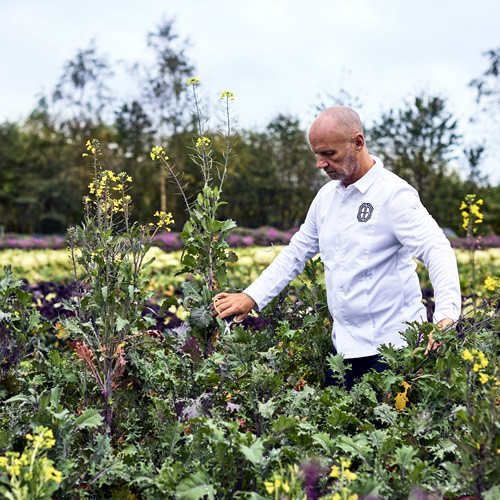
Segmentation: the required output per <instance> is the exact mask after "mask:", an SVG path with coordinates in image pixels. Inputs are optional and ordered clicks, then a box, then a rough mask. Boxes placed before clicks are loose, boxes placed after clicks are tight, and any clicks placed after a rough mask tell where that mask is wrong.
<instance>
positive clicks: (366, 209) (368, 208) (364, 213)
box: [358, 203, 373, 222]
mask: <svg viewBox="0 0 500 500" xmlns="http://www.w3.org/2000/svg"><path fill="white" fill-rule="evenodd" d="M372 213H373V206H372V204H371V203H361V205H360V206H359V210H358V221H359V222H368V221H369V220H370V219H371V218H372Z"/></svg>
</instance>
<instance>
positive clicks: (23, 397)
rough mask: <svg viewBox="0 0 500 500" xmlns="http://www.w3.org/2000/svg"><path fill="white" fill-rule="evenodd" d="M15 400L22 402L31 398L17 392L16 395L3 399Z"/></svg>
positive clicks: (9, 401)
mask: <svg viewBox="0 0 500 500" xmlns="http://www.w3.org/2000/svg"><path fill="white" fill-rule="evenodd" d="M17 401H21V402H22V403H29V402H30V401H31V398H30V397H29V396H25V395H24V394H17V395H16V396H12V397H11V398H9V399H7V400H5V401H4V402H5V403H16V402H17Z"/></svg>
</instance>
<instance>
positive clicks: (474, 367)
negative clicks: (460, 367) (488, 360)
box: [472, 363, 481, 372]
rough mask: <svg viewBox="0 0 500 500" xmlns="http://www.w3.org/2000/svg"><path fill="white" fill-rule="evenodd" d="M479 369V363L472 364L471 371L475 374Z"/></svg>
mask: <svg viewBox="0 0 500 500" xmlns="http://www.w3.org/2000/svg"><path fill="white" fill-rule="evenodd" d="M480 368H481V365H480V364H479V363H474V366H473V367H472V369H473V370H474V371H475V372H478V371H479V369H480Z"/></svg>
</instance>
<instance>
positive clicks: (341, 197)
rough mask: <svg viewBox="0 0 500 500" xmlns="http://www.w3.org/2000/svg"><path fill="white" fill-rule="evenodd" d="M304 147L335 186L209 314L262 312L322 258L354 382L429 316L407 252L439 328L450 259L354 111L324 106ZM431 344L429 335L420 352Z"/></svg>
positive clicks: (452, 290) (453, 285)
mask: <svg viewBox="0 0 500 500" xmlns="http://www.w3.org/2000/svg"><path fill="white" fill-rule="evenodd" d="M309 143H310V146H311V150H312V151H313V153H314V154H315V155H316V166H317V168H319V169H322V170H323V171H324V172H325V173H326V174H327V175H328V176H329V177H330V178H331V179H332V181H334V182H328V183H327V184H326V185H325V186H323V187H322V188H321V189H320V190H319V192H318V194H317V195H316V197H315V198H314V200H313V202H312V204H311V206H310V208H309V211H308V213H307V216H306V219H305V221H304V223H303V224H302V226H301V228H300V230H299V231H298V232H297V233H296V234H295V235H294V236H293V238H292V239H291V241H290V244H289V245H288V246H287V247H286V248H285V249H284V250H283V251H282V252H281V253H280V254H279V255H278V256H277V257H276V259H275V260H274V261H273V262H272V263H271V265H270V266H269V267H268V268H267V269H266V270H264V272H263V273H262V274H261V275H260V276H259V277H258V278H257V280H256V281H255V282H254V283H253V284H251V285H250V286H249V287H248V288H247V289H246V290H244V292H243V293H234V294H228V293H219V294H218V295H216V296H215V297H214V309H215V312H216V314H217V315H218V317H219V318H225V317H227V316H230V315H235V319H236V320H242V319H243V318H244V317H245V316H246V315H247V314H248V313H249V312H250V311H251V309H252V308H255V307H258V308H259V309H262V308H264V307H265V306H266V304H268V302H269V301H270V300H271V299H272V298H273V297H275V296H276V295H277V294H278V293H279V292H280V291H281V290H282V289H283V288H284V287H285V286H286V285H287V284H288V283H289V282H290V281H291V280H292V279H293V278H294V277H295V276H297V274H299V273H300V272H301V271H302V270H303V268H304V265H305V262H306V261H307V259H309V258H310V257H312V256H314V255H316V254H317V253H318V252H319V254H320V256H321V260H322V261H323V263H324V266H325V283H326V290H327V297H328V307H329V310H330V313H331V315H332V317H333V320H334V326H333V331H332V340H333V345H334V348H335V350H336V351H337V352H338V353H340V354H342V355H343V356H344V358H346V361H347V362H348V363H350V364H351V365H352V367H353V372H354V377H358V376H361V375H362V374H363V373H365V372H367V371H368V370H370V369H371V368H375V369H377V370H379V371H380V370H381V369H382V367H381V364H380V361H379V356H378V355H377V349H378V347H379V346H380V345H382V344H389V343H390V344H392V345H394V346H395V347H400V346H403V345H404V339H403V338H402V337H401V335H400V332H401V331H403V330H405V329H406V328H407V325H406V322H412V321H425V320H426V311H425V307H424V305H423V304H422V294H421V290H420V283H419V281H418V277H417V274H416V272H415V268H416V265H415V263H414V261H413V258H412V257H413V256H415V257H417V258H418V259H419V260H421V261H422V262H423V263H424V264H425V265H426V267H427V269H428V270H429V275H430V279H431V282H432V285H433V288H434V291H435V301H436V308H435V313H434V321H435V322H436V323H437V325H438V326H439V328H441V329H443V328H446V327H449V326H451V325H453V323H454V322H456V321H457V320H458V317H459V314H460V309H461V295H460V284H459V278H458V270H457V264H456V259H455V255H454V253H453V250H452V248H451V246H450V243H449V242H448V240H447V239H446V237H445V236H444V234H443V232H442V230H441V229H440V228H439V226H438V225H437V224H436V222H435V221H434V219H433V218H432V217H431V216H430V215H429V213H428V212H427V210H426V209H425V208H424V207H423V206H422V204H421V203H420V199H419V197H418V193H417V192H416V191H415V189H413V188H412V187H411V186H410V185H409V184H408V183H407V182H406V181H404V180H402V179H401V178H399V177H398V176H396V175H395V174H393V173H391V172H389V171H387V170H385V169H384V167H383V165H382V162H381V160H380V159H378V158H377V157H375V156H371V155H370V154H369V152H368V150H367V148H366V145H365V138H364V135H363V129H362V125H361V121H360V119H359V116H358V114H357V113H356V112H354V111H353V110H352V109H349V108H347V107H344V106H336V107H333V108H328V109H326V110H324V111H323V112H322V113H321V114H320V115H319V116H318V117H317V118H316V120H315V121H314V122H313V124H312V125H311V128H310V130H309ZM429 188H430V189H431V186H429ZM437 347H438V346H437V344H436V343H435V342H434V341H433V339H432V336H431V335H430V336H429V339H428V345H427V352H428V351H429V350H431V349H435V348H437ZM353 381H354V380H351V381H350V383H349V384H348V385H352V382H353Z"/></svg>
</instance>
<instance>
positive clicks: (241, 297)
mask: <svg viewBox="0 0 500 500" xmlns="http://www.w3.org/2000/svg"><path fill="white" fill-rule="evenodd" d="M212 302H213V309H214V316H216V317H217V318H220V319H224V318H227V317H228V316H233V315H234V320H235V321H237V322H241V321H243V320H244V319H245V317H246V316H247V314H248V313H249V312H250V311H251V310H252V309H253V308H254V307H255V306H256V305H257V304H256V303H255V300H253V299H252V297H250V295H247V294H246V293H224V292H222V293H218V294H217V295H216V296H215V297H214V298H213V299H212Z"/></svg>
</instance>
